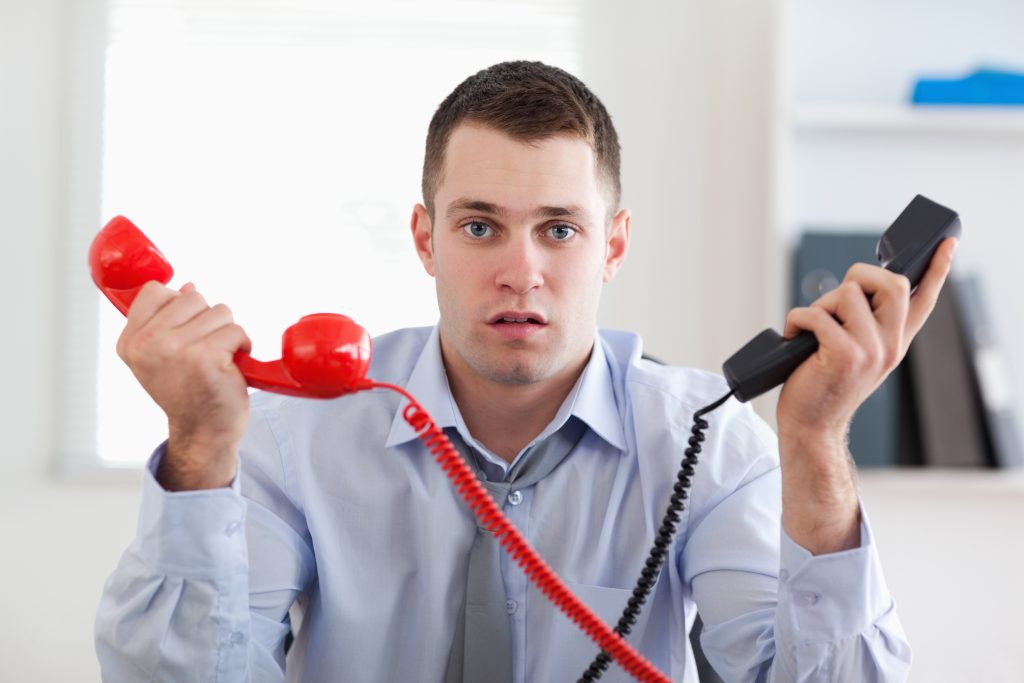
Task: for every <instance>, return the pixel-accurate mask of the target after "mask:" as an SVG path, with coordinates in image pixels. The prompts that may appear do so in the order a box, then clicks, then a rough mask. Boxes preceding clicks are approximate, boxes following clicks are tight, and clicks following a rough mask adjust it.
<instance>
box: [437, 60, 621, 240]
mask: <svg viewBox="0 0 1024 683" xmlns="http://www.w3.org/2000/svg"><path fill="white" fill-rule="evenodd" d="M463 121H472V122H475V123H481V124H484V125H487V126H490V127H492V128H495V129H496V130H499V131H501V132H503V133H505V134H506V135H509V136H510V137H512V138H514V139H516V140H521V141H523V142H535V141H538V140H543V139H545V138H549V137H552V136H554V135H559V134H566V133H568V134H570V135H578V136H579V137H581V138H583V139H584V140H586V142H587V143H588V144H589V145H590V146H591V148H592V149H593V150H594V157H595V161H596V163H597V171H598V177H600V178H601V179H602V180H604V181H605V182H606V183H607V188H608V190H609V192H608V199H609V200H610V201H609V207H608V211H609V216H610V215H611V214H612V212H614V211H615V209H617V208H618V205H619V200H620V199H621V195H622V185H621V182H620V180H619V137H618V135H617V134H616V132H615V126H613V125H612V120H611V117H610V116H608V112H607V111H606V110H605V108H604V105H603V104H601V100H599V99H597V96H596V95H594V93H592V92H591V91H590V89H589V88H587V86H586V85H584V84H583V82H582V81H580V80H579V79H578V78H576V77H575V76H573V75H572V74H570V73H568V72H566V71H563V70H562V69H559V68H558V67H554V66H548V65H547V64H543V63H541V62H524V61H516V62H502V63H501V64H495V65H494V66H492V67H489V68H487V69H484V70H483V71H478V72H477V73H475V74H473V75H472V76H470V77H469V78H467V79H466V80H464V81H463V82H462V83H460V84H459V85H458V87H456V88H455V90H453V91H452V93H451V94H450V95H448V97H447V98H445V100H444V102H442V103H441V104H440V106H439V107H438V108H437V111H436V112H434V116H433V118H432V119H431V120H430V128H429V129H428V130H427V149H426V154H425V155H424V159H423V203H424V205H425V206H426V207H427V212H428V213H429V214H430V217H431V220H433V217H434V195H435V194H436V192H437V187H438V185H440V183H441V174H442V171H443V169H444V155H445V149H446V148H447V146H448V139H449V138H450V137H451V134H452V131H453V130H455V127H456V126H458V124H460V123H462V122H463Z"/></svg>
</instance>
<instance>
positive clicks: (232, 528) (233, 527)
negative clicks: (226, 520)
mask: <svg viewBox="0 0 1024 683" xmlns="http://www.w3.org/2000/svg"><path fill="white" fill-rule="evenodd" d="M241 528H242V523H241V522H231V524H228V527H227V528H226V529H224V534H225V535H226V536H234V535H235V534H236V533H238V530H239V529H241Z"/></svg>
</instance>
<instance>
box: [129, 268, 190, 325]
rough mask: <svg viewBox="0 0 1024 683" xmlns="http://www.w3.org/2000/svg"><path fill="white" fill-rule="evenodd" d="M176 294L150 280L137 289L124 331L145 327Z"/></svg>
mask: <svg viewBox="0 0 1024 683" xmlns="http://www.w3.org/2000/svg"><path fill="white" fill-rule="evenodd" d="M176 296H178V292H175V291H174V290H173V289H169V288H167V287H164V286H163V285H161V284H160V283H159V282H157V281H156V280H150V281H149V282H147V283H146V284H144V285H142V287H141V288H139V292H138V294H136V295H135V301H133V302H132V305H131V307H130V308H129V309H128V316H127V322H126V323H125V331H126V332H128V331H130V330H136V329H138V328H140V327H142V326H143V325H145V324H146V323H147V322H149V320H150V319H151V318H152V317H153V316H154V315H156V314H157V313H158V312H159V311H160V310H161V309H162V308H163V307H164V306H166V305H167V304H168V303H170V302H171V301H172V300H173V299H174V298H175V297H176Z"/></svg>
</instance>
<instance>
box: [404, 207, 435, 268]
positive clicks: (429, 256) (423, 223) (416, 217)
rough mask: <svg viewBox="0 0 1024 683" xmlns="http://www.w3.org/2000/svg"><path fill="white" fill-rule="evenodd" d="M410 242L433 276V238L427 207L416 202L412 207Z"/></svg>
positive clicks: (424, 266)
mask: <svg viewBox="0 0 1024 683" xmlns="http://www.w3.org/2000/svg"><path fill="white" fill-rule="evenodd" d="M409 227H410V228H411V229H412V243H413V244H414V245H415V246H416V254H417V255H418V256H419V257H420V261H421V262H422V263H423V268H424V269H425V270H426V271H427V274H428V275H430V276H431V277H434V239H433V229H432V227H431V224H430V215H429V214H428V213H427V207H425V206H423V205H422V204H417V205H416V206H414V207H413V209H412V221H411V224H410V226H409Z"/></svg>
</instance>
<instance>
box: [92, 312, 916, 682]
mask: <svg viewBox="0 0 1024 683" xmlns="http://www.w3.org/2000/svg"><path fill="white" fill-rule="evenodd" d="M597 340H598V341H597V343H596V344H595V345H594V350H593V353H592V355H591V358H590V361H589V363H588V365H587V366H586V369H585V371H584V372H583V374H582V375H581V377H580V379H579V381H578V382H577V384H576V386H575V387H574V388H573V390H572V391H571V392H570V394H569V396H568V397H567V398H566V400H565V402H564V403H563V405H562V406H561V408H560V410H559V412H558V414H557V415H556V417H555V419H554V420H553V421H552V422H551V424H549V425H548V426H547V428H545V430H544V431H543V432H542V434H541V435H540V436H539V437H538V439H540V438H543V437H545V436H547V435H548V434H550V433H552V432H553V431H554V430H556V429H558V428H559V427H560V426H561V424H562V423H563V422H564V421H565V420H566V419H567V418H568V417H569V415H575V416H577V417H578V418H579V419H581V420H583V421H584V422H585V423H586V424H587V425H588V426H589V430H588V432H587V433H586V434H585V435H584V436H583V438H582V440H581V441H580V443H579V444H578V445H577V447H576V449H575V450H574V451H573V453H572V454H571V455H570V456H569V457H568V458H566V460H565V461H564V462H563V463H562V464H561V465H560V466H559V467H558V468H557V469H555V470H554V472H552V473H551V474H550V475H549V476H548V477H547V478H545V479H543V480H542V481H540V482H539V483H537V484H535V485H533V486H530V487H527V488H524V489H522V490H517V491H512V492H511V493H510V495H509V496H508V499H507V500H506V501H505V503H504V505H503V509H504V512H505V514H506V515H508V517H509V518H510V519H511V520H512V521H513V522H514V523H515V524H516V526H517V527H518V528H519V530H520V531H521V532H522V533H523V535H525V536H526V538H527V539H528V540H529V541H530V543H531V544H532V545H533V546H534V547H535V548H536V549H537V550H538V551H539V552H540V554H541V555H542V556H543V557H544V558H545V559H546V560H547V561H548V563H549V564H550V565H551V566H552V567H553V568H554V569H555V570H556V571H557V572H558V573H559V574H560V575H561V576H562V578H563V579H565V580H566V582H567V583H568V584H569V586H570V587H571V588H572V589H573V591H574V592H575V593H576V594H577V595H578V596H579V597H580V598H582V599H583V600H584V601H585V602H587V603H588V604H589V605H590V606H591V608H592V609H594V610H595V611H596V612H597V613H598V614H599V615H600V616H602V617H603V618H604V619H605V621H606V622H608V623H609V624H611V625H614V623H615V621H616V620H617V618H618V615H619V613H620V612H621V610H622V608H623V607H624V605H625V603H626V600H627V598H628V596H629V592H630V590H631V589H632V587H633V585H634V582H635V581H636V578H637V576H638V574H639V572H640V568H641V566H642V564H643V562H644V560H645V559H646V557H647V554H648V551H649V548H650V546H651V543H652V542H653V539H654V533H655V530H656V529H657V526H658V524H659V522H660V520H661V517H662V515H663V514H664V511H665V507H666V505H667V504H668V499H669V496H670V495H671V487H672V485H673V483H674V480H675V474H676V472H677V470H678V468H679V463H680V461H681V460H682V457H683V449H684V448H685V445H686V441H687V438H688V437H689V432H690V427H691V420H692V415H693V413H694V412H695V411H696V410H698V409H699V408H701V407H703V406H705V405H707V404H708V403H710V402H711V401H712V400H714V399H716V398H718V397H720V396H722V395H724V394H725V393H726V391H727V387H726V385H725V383H724V381H723V380H722V379H721V378H720V377H718V376H716V375H713V374H710V373H705V372H701V371H696V370H686V369H679V368H668V367H663V366H658V365H655V364H653V363H650V362H648V361H644V360H642V359H641V358H640V356H641V343H640V339H639V338H638V337H637V336H635V335H632V334H628V333H623V332H609V331H601V332H599V334H598V337H597ZM370 376H371V377H373V378H374V379H377V380H380V381H389V382H395V383H399V384H403V385H405V386H406V387H407V388H408V390H409V391H410V392H411V393H412V394H413V395H414V396H416V397H417V398H418V399H419V401H420V402H421V403H422V404H423V405H424V407H426V409H427V410H428V411H429V412H430V414H431V415H432V416H433V417H434V419H435V420H436V421H437V423H438V424H439V425H440V426H441V427H447V426H454V427H455V428H456V429H458V430H459V432H460V434H461V435H462V436H463V438H464V439H465V440H466V442H467V443H470V444H472V445H474V446H475V447H476V448H477V449H479V450H480V451H481V452H482V453H484V454H485V456H486V457H487V458H488V459H489V460H490V461H491V464H492V465H493V466H494V467H500V468H502V469H507V467H508V464H507V463H505V462H504V461H502V460H501V459H500V458H498V457H496V456H494V455H493V454H491V453H488V451H487V449H486V448H485V447H483V446H482V445H481V444H480V443H478V442H477V441H475V440H474V439H473V437H472V435H470V434H469V433H468V430H467V429H466V426H465V424H464V422H463V420H462V417H461V415H460V413H459V410H458V406H456V405H455V401H454V399H453V398H452V395H451V392H450V390H449V387H448V382H447V379H446V376H445V373H444V366H443V363H442V360H441V353H440V345H439V342H438V334H437V329H436V328H421V329H412V330H400V331H398V332H394V333H391V334H388V335H385V336H383V337H379V338H378V339H376V340H374V354H373V364H372V366H371V369H370ZM402 404H403V401H402V399H400V398H399V397H398V396H397V395H396V394H394V393H391V392H387V391H372V392H362V393H360V394H356V395H353V396H347V397H342V398H339V399H335V400H330V401H316V400H306V399H295V398H287V397H282V396H277V395H273V394H255V395H253V397H252V410H251V417H250V423H249V429H248V432H247V434H246V436H245V439H244V441H243V444H242V448H241V454H240V463H241V464H240V470H239V475H238V477H237V478H236V480H235V482H234V483H233V484H232V486H231V487H230V488H224V489H218V490H212V491H195V492H183V493H168V492H166V491H164V490H163V489H162V488H161V487H160V486H159V484H157V482H156V480H155V478H154V477H153V473H154V472H155V471H156V467H157V463H158V461H159V458H160V456H161V454H162V448H161V449H158V450H157V452H156V453H155V454H154V457H153V459H151V461H150V463H149V465H148V468H147V473H146V479H145V485H144V486H145V488H144V493H143V500H142V510H141V514H140V519H139V529H138V534H137V537H136V539H135V540H134V542H133V543H132V544H131V546H130V547H129V548H128V550H127V551H126V552H125V554H124V556H123V558H122V559H121V562H120V564H119V565H118V567H117V569H116V570H115V571H114V573H113V574H112V575H111V577H110V579H109V580H108V581H107V583H106V586H105V588H104V592H103V597H102V600H101V603H100V606H99V611H98V615H97V620H96V647H97V651H98V654H99V659H100V664H101V667H102V671H103V675H104V678H105V679H106V680H108V681H136V680H146V681H148V680H157V681H213V680H217V681H248V680H253V681H281V680H285V679H287V680H289V681H346V682H349V683H381V682H384V681H441V680H443V679H444V673H445V667H446V664H447V661H448V653H449V649H450V647H451V642H452V634H453V632H454V628H455V620H456V618H457V617H458V614H459V608H460V606H461V604H462V601H463V594H464V590H465V580H466V570H467V560H468V552H469V548H470V544H471V542H472V539H473V533H474V526H475V522H474V519H473V517H472V515H471V513H470V512H469V511H468V510H467V509H466V507H465V506H464V504H463V503H462V501H461V499H460V498H459V497H458V495H457V494H456V492H455V491H454V490H453V488H452V486H451V485H450V484H449V481H448V479H447V478H446V476H445V475H444V473H443V472H442V471H441V469H440V468H439V467H438V465H437V464H436V463H435V462H434V460H433V459H432V458H431V457H430V456H429V454H428V453H427V452H426V451H425V450H424V448H423V447H422V446H421V444H420V442H419V441H418V440H417V439H416V437H415V434H414V433H413V431H412V429H411V428H409V427H408V425H407V424H406V423H405V421H404V420H403V419H402V417H401V407H402ZM708 421H709V423H710V427H709V429H708V431H707V440H706V441H705V442H704V450H703V453H702V454H701V456H700V463H699V464H698V466H697V473H696V475H695V477H694V479H693V488H692V491H691V495H690V498H689V501H688V504H687V508H686V511H685V513H684V515H683V518H682V523H681V525H680V531H679V534H678V537H677V539H676V543H675V545H674V546H673V553H672V554H671V556H670V559H669V561H668V562H667V563H666V565H665V567H664V568H663V570H662V572H661V575H660V578H659V580H658V583H657V585H656V586H655V589H654V592H653V595H652V598H651V599H650V600H649V602H648V604H647V605H646V607H645V609H644V611H643V614H642V616H641V617H640V620H639V621H638V623H637V624H636V626H635V627H634V629H633V635H632V636H630V641H631V642H633V643H634V644H635V645H636V646H637V647H638V648H639V649H640V651H641V652H642V653H643V654H644V655H645V656H646V657H648V658H649V659H650V660H651V661H653V662H654V664H655V665H657V666H658V667H659V668H660V669H661V670H662V671H663V672H665V673H666V674H668V675H669V676H671V677H672V679H673V680H675V681H679V680H687V681H695V680H696V670H695V664H694V660H693V655H692V653H691V652H690V648H689V642H688V639H687V633H688V632H689V629H690V627H691V625H692V624H693V620H694V617H695V615H696V610H697V608H699V609H700V613H701V616H702V618H703V620H704V623H705V631H704V634H703V638H702V644H703V646H704V648H705V652H706V654H707V656H708V658H709V660H710V661H711V663H712V664H713V665H714V667H715V668H716V669H717V670H718V671H719V672H720V674H721V675H722V676H723V677H724V678H725V679H726V680H727V681H754V680H757V681H765V680H767V681H824V680H829V681H881V680H886V681H888V680H902V679H904V678H905V677H906V673H907V670H908V667H909V662H910V649H909V646H908V645H907V642H906V638H905V636H904V634H903V630H902V628H901V626H900V623H899V620H898V618H897V616H896V612H895V607H894V603H893V600H892V598H891V597H890V595H889V591H888V589H887V588H886V585H885V580H884V578H883V576H882V571H881V568H880V566H879V563H878V559H877V556H876V553H875V547H874V544H873V543H872V540H871V533H870V530H869V528H868V525H867V524H866V522H865V523H864V524H862V528H861V540H862V544H861V547H860V548H857V549H853V550H849V551H845V552H841V553H835V554H831V555H823V556H817V557H812V556H811V555H810V553H808V552H807V551H806V550H804V549H803V548H801V547H799V546H798V545H796V544H795V543H794V542H793V541H792V540H791V539H789V538H788V537H787V536H786V534H785V533H784V532H783V531H782V528H781V523H780V521H781V495H780V477H779V461H778V454H777V439H776V437H775V435H774V434H773V432H772V431H771V430H770V429H769V428H768V426H767V425H765V424H764V423H763V422H762V421H761V420H760V419H758V418H757V417H756V416H755V415H754V413H753V412H752V411H751V409H750V407H749V406H747V405H744V404H740V403H738V402H736V401H735V400H730V401H728V402H727V403H726V404H725V405H724V406H722V407H721V408H719V409H718V410H716V411H715V412H714V413H711V414H710V415H709V416H708ZM529 447H530V446H527V447H526V448H525V449H524V451H523V453H520V454H519V455H518V456H517V457H523V456H524V453H528V451H529ZM502 571H503V578H504V583H505V588H506V591H507V597H508V602H507V611H508V615H509V619H510V620H511V627H512V628H511V631H512V639H513V642H512V669H513V672H512V673H513V680H514V681H516V682H517V683H526V682H527V681H530V682H533V681H541V682H548V681H575V680H576V679H577V677H578V676H579V674H580V673H581V672H582V671H583V669H584V667H585V666H586V664H587V663H588V662H589V661H590V660H591V659H592V657H593V656H594V655H595V654H596V648H595V646H594V645H593V644H592V643H591V641H590V640H589V639H588V638H587V637H586V636H585V635H584V634H582V633H581V632H580V631H578V630H577V629H576V627H575V626H574V625H573V624H572V623H571V622H570V621H569V620H568V619H567V618H566V617H565V616H563V615H562V614H561V613H560V612H558V611H557V610H556V609H555V608H554V607H553V606H552V605H551V604H549V603H548V601H547V600H546V599H545V598H544V597H543V596H542V595H541V594H540V592H539V591H538V590H536V589H535V588H534V587H533V586H532V585H531V584H529V583H528V581H527V579H526V578H525V576H524V575H523V573H522V572H521V571H520V570H519V569H518V567H517V566H516V565H515V564H514V563H513V562H511V561H510V560H508V558H507V556H506V557H505V558H504V562H503V564H502ZM289 627H292V628H294V629H295V630H296V632H297V639H296V641H295V643H294V645H293V646H292V648H291V650H290V652H289V653H288V657H287V673H285V656H284V653H283V643H284V639H285V635H286V633H287V632H288V630H289ZM602 680H605V681H609V682H611V681H625V680H629V678H628V677H627V676H626V675H625V673H624V672H623V671H622V670H621V669H620V668H618V667H617V666H616V665H614V664H613V665H612V667H611V668H610V669H609V670H608V671H607V672H606V674H605V676H604V678H603V679H602Z"/></svg>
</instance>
